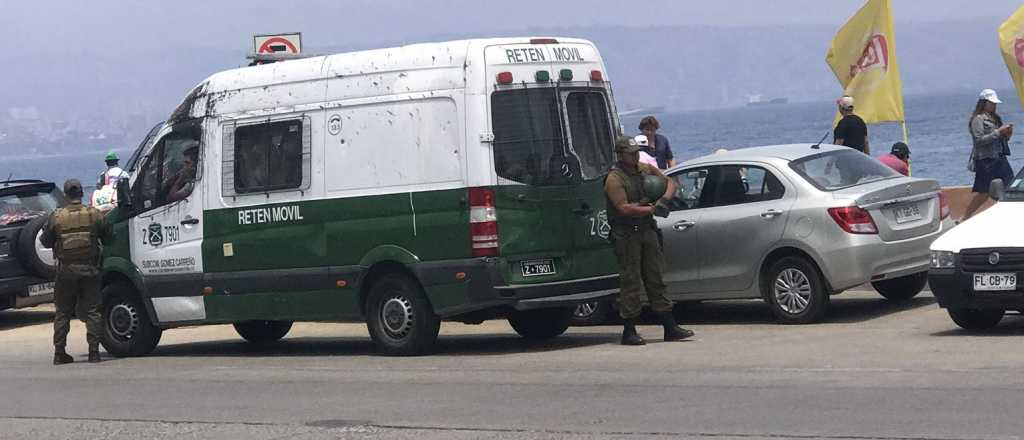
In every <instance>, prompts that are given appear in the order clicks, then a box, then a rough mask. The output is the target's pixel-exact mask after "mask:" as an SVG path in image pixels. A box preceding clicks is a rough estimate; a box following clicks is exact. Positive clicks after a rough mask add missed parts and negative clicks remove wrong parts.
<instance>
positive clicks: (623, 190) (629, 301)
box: [604, 136, 693, 345]
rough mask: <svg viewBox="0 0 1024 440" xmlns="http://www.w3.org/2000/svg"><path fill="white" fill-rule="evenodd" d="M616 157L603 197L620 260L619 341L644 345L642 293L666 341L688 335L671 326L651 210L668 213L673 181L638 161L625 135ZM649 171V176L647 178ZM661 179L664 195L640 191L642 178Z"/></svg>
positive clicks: (636, 149) (633, 143) (636, 151)
mask: <svg viewBox="0 0 1024 440" xmlns="http://www.w3.org/2000/svg"><path fill="white" fill-rule="evenodd" d="M615 154H616V157H617V158H618V162H617V163H616V164H615V166H614V167H613V168H612V170H611V172H609V173H608V178H607V179H606V180H605V186H604V190H605V196H606V199H607V202H608V208H607V209H608V223H609V224H610V225H611V227H612V230H611V233H610V234H609V237H610V238H611V239H612V240H613V242H614V243H615V256H616V257H617V258H618V262H619V314H620V315H621V316H622V320H623V321H624V322H625V327H624V328H623V331H622V344H623V345H644V344H645V342H644V339H643V338H642V337H640V335H638V334H637V332H636V319H637V318H638V317H639V316H640V312H641V310H642V308H643V303H644V299H645V298H644V296H645V291H646V297H647V299H648V301H649V302H650V305H651V310H653V311H654V313H655V314H656V315H657V316H658V319H659V320H660V321H661V323H662V326H664V328H665V340H666V341H678V340H682V339H686V338H689V337H691V336H693V332H692V331H690V330H686V329H684V328H680V327H679V326H678V325H676V322H675V317H673V316H672V301H669V299H668V298H666V297H665V282H664V281H663V280H662V277H661V273H662V270H663V268H664V265H665V262H664V257H663V256H662V253H661V246H660V245H659V242H658V232H657V223H656V222H655V220H654V215H659V216H661V217H667V216H668V211H669V209H668V207H667V206H665V204H664V201H665V200H667V199H669V198H670V197H671V196H672V194H674V193H675V190H676V185H675V182H673V181H672V179H668V178H667V177H665V175H664V174H662V173H661V170H659V169H658V168H657V167H652V166H650V165H647V164H644V163H640V146H639V145H637V143H636V141H634V140H633V139H632V138H628V137H624V136H622V137H619V138H618V139H617V140H616V141H615ZM649 176H654V177H649ZM645 178H661V179H665V180H666V183H667V185H665V186H666V187H667V188H666V190H665V192H664V193H663V194H645V191H644V186H645V185H644V179H645Z"/></svg>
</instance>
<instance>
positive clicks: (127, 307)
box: [100, 283, 161, 357]
mask: <svg viewBox="0 0 1024 440" xmlns="http://www.w3.org/2000/svg"><path fill="white" fill-rule="evenodd" d="M160 334H161V330H160V328H158V327H157V326H155V325H153V323H152V321H150V320H149V314H148V313H147V312H146V306H145V305H144V304H143V303H142V299H141V298H139V295H138V294H137V293H136V292H135V290H134V289H132V288H131V287H128V286H127V285H125V284H122V283H115V284H111V285H109V286H107V287H104V288H103V334H102V335H101V337H100V343H101V344H103V348H105V349H106V350H107V352H108V353H110V354H112V355H114V356H117V357H129V356H145V355H147V354H149V353H150V352H152V351H153V349H154V348H156V344H158V343H159V342H160Z"/></svg>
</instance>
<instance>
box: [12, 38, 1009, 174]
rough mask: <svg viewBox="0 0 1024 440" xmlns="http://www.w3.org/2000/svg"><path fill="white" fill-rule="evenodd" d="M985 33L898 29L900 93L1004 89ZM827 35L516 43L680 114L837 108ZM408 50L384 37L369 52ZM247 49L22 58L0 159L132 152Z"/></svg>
mask: <svg viewBox="0 0 1024 440" xmlns="http://www.w3.org/2000/svg"><path fill="white" fill-rule="evenodd" d="M990 23H991V20H988V21H969V22H968V21H964V22H950V23H939V24H936V23H928V24H921V25H899V26H898V27H897V48H898V51H899V56H900V59H899V61H900V67H901V69H902V74H903V84H904V92H905V93H906V94H928V93H934V92H938V91H950V90H977V89H981V88H985V87H1006V86H1008V85H1009V84H1010V80H1009V76H1008V75H1007V73H1006V69H1005V66H1004V65H1003V62H1002V59H1001V58H1000V56H999V52H998V47H997V44H996V37H995V33H996V29H994V28H990V27H991V26H990ZM834 31H835V29H831V28H826V27H821V26H766V27H754V28H728V27H701V26H679V27H654V28H644V29H639V28H625V27H565V28H543V29H524V30H523V31H521V32H515V34H520V35H522V34H549V35H565V36H574V37H582V38H587V39H590V40H593V41H594V42H595V43H597V45H598V47H599V48H600V49H601V51H602V53H603V55H604V57H605V59H606V62H607V64H608V69H609V76H610V78H611V79H612V81H613V85H614V88H615V94H616V99H617V101H618V102H619V108H620V109H629V108H636V107H650V106H665V107H667V108H668V109H669V110H684V109H702V108H717V107H729V106H739V105H743V104H745V103H746V101H747V96H748V95H753V94H760V95H763V96H764V98H766V99H767V98H774V97H787V98H789V100H790V101H791V102H793V101H819V100H825V99H832V98H834V97H835V96H836V95H837V94H838V93H840V90H839V86H838V84H837V83H836V81H835V78H834V77H833V76H832V73H831V71H830V70H829V69H828V67H827V66H826V65H825V62H824V57H825V52H826V50H827V48H828V44H829V42H830V40H831V38H832V34H833V33H834ZM506 35H507V34H506ZM481 36H496V35H478V34H473V35H468V34H443V35H440V34H439V35H436V36H434V37H432V38H426V39H421V40H418V41H423V40H430V41H436V40H445V39H453V38H466V37H481ZM413 42H417V41H396V40H386V39H382V40H381V41H379V42H377V43H375V44H374V45H373V47H384V46H389V45H396V44H405V43H413ZM318 43H319V44H318ZM325 43H326V42H315V41H307V42H306V45H307V47H308V48H309V49H310V50H311V51H312V52H320V53H329V52H337V51H346V50H356V49H364V48H368V46H367V47H352V46H348V47H346V46H333V47H332V46H330V45H329V44H325ZM247 44H248V41H239V42H238V45H237V47H233V48H224V49H221V50H210V49H201V50H199V49H189V48H181V49H176V50H171V51H167V52H160V53H139V54H109V53H106V54H104V55H97V54H89V53H74V54H64V55H59V54H58V55H55V54H47V55H34V54H24V55H19V58H18V59H17V62H10V63H7V65H5V67H4V72H3V77H4V82H5V86H4V87H3V88H0V154H37V153H46V152H59V151H72V150H77V151H85V150H90V149H96V150H98V149H105V148H127V147H129V146H133V145H134V144H135V143H137V142H138V141H139V139H140V138H141V137H142V136H143V134H144V133H145V131H146V130H147V129H148V128H149V127H150V126H151V125H152V124H153V123H155V122H157V121H159V120H160V119H162V118H164V117H166V115H167V114H168V113H169V112H170V110H171V109H172V108H173V107H174V105H175V104H177V103H178V101H179V100H180V99H181V98H182V97H183V96H184V95H185V93H186V92H187V91H188V90H189V88H191V87H192V86H193V85H194V84H196V83H197V82H198V81H200V80H201V79H203V78H204V77H206V76H207V75H209V74H211V73H213V72H216V71H218V70H223V69H226V68H231V67H237V66H240V65H244V64H245V59H244V56H245V53H246V50H247V49H248V46H247Z"/></svg>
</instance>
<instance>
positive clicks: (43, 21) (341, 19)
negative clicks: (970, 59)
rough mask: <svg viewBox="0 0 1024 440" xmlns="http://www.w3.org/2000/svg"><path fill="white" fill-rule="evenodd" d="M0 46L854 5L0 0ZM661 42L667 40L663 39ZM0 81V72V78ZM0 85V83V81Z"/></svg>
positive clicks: (43, 47)
mask: <svg viewBox="0 0 1024 440" xmlns="http://www.w3.org/2000/svg"><path fill="white" fill-rule="evenodd" d="M2 1H3V3H4V5H3V12H2V14H0V40H2V41H4V43H5V44H6V45H7V47H8V48H9V50H11V49H14V50H16V51H31V52H34V53H47V54H56V55H61V54H67V53H92V52H96V51H109V52H118V51H122V52H129V53H132V52H149V51H155V50H160V49H163V48H168V47H195V48H233V47H241V46H244V45H246V44H250V42H251V35H252V34H253V33H261V32H267V33H277V32H286V31H301V32H303V40H304V43H305V44H306V46H308V47H345V46H359V45H364V44H369V43H372V42H376V41H399V42H414V41H420V40H422V39H429V38H430V37H432V36H438V35H452V34H454V35H466V34H475V35H487V33H489V32H493V33H502V32H504V33H508V32H510V31H517V30H529V29H531V28H557V27H560V26H602V25H617V26H629V27H637V28H638V29H642V28H644V27H647V26H654V25H708V26H739V27H750V26H761V25H785V24H795V23H799V24H822V25H830V26H835V27H837V28H838V26H839V25H841V24H842V23H843V22H844V21H845V20H846V19H847V18H848V17H849V16H850V15H852V14H853V13H854V12H855V11H856V10H857V8H859V7H860V6H861V5H862V4H863V0H712V1H693V0H676V1H671V0H649V1H638V2H625V1H620V0H614V1H612V0H600V1H590V2H572V1H561V2H560V1H552V0H519V1H480V0H476V1H469V0H438V1H428V0H305V1H303V0H296V1H280V0H277V1H266V0H216V1H210V0H177V1H131V0H120V1H115V0H92V1H81V0H35V1H29V2H22V1H17V0H2ZM892 3H893V9H894V15H895V17H896V21H897V23H920V22H941V21H948V20H962V19H973V18H980V17H992V18H1000V19H1002V18H1005V17H1008V16H1009V15H1010V14H1011V13H1013V11H1014V10H1016V9H1017V8H1018V7H1020V6H1021V2H1020V1H1012V0H892ZM665 37H666V38H671V35H666V36H665ZM0 75H2V73H0ZM0 78H2V76H0Z"/></svg>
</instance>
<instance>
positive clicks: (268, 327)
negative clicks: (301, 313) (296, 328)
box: [235, 321, 292, 344]
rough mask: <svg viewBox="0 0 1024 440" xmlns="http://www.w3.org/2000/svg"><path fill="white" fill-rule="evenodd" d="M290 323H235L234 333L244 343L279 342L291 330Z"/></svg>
mask: <svg viewBox="0 0 1024 440" xmlns="http://www.w3.org/2000/svg"><path fill="white" fill-rule="evenodd" d="M291 328H292V323H291V321H244V322H236V323H235V331H236V332H238V335H239V336H241V337H242V338H243V339H245V340H246V341H249V342H252V343H254V344H267V343H270V342H274V341H277V340H280V339H281V338H283V337H284V336H285V335H287V334H288V330H291Z"/></svg>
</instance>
